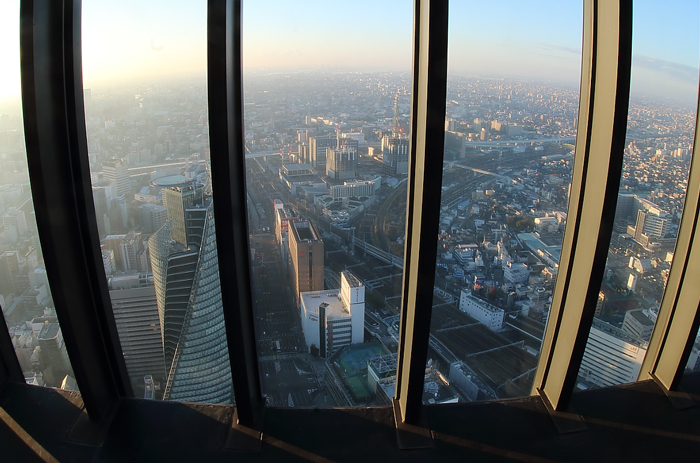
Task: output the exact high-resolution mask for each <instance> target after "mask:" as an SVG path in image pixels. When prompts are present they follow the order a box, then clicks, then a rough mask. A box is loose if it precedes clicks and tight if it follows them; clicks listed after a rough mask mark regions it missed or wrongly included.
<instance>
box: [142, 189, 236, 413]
mask: <svg viewBox="0 0 700 463" xmlns="http://www.w3.org/2000/svg"><path fill="white" fill-rule="evenodd" d="M160 186H163V187H166V188H164V190H163V191H164V196H165V197H166V207H167V208H168V222H167V223H166V224H165V225H163V227H161V229H160V230H158V231H157V232H156V233H155V234H153V235H152V236H151V238H150V239H149V241H148V247H149V249H150V252H151V263H152V270H153V282H154V284H155V289H156V302H157V305H158V315H159V318H160V326H161V329H162V335H161V339H162V343H163V353H164V356H165V374H166V377H167V381H166V386H165V391H164V394H163V399H164V400H179V401H184V402H208V403H231V402H232V399H233V390H232V385H231V367H230V364H229V358H228V348H227V345H226V342H222V340H223V339H226V330H225V326H224V312H223V305H222V302H221V288H220V283H219V262H218V258H217V250H216V228H215V225H214V210H213V207H212V201H211V198H210V197H208V196H206V195H205V194H204V187H203V185H201V184H197V183H195V182H193V181H187V180H186V179H185V178H184V177H180V176H174V177H168V180H167V181H161V182H160Z"/></svg>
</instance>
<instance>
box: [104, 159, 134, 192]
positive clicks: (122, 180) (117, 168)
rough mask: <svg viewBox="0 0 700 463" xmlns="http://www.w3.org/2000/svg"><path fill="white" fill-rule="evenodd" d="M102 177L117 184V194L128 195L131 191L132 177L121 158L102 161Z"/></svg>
mask: <svg viewBox="0 0 700 463" xmlns="http://www.w3.org/2000/svg"><path fill="white" fill-rule="evenodd" d="M102 178H103V179H104V180H106V181H108V182H110V183H115V184H116V188H115V190H116V194H118V195H125V196H128V195H129V194H130V193H131V179H130V178H129V171H128V170H127V166H126V163H125V162H123V161H122V160H121V159H110V160H109V161H104V162H103V163H102Z"/></svg>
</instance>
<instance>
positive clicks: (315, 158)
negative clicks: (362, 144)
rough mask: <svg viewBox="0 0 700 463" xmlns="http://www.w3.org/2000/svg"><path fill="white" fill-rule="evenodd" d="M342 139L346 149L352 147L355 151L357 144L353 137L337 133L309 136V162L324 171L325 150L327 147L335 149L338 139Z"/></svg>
mask: <svg viewBox="0 0 700 463" xmlns="http://www.w3.org/2000/svg"><path fill="white" fill-rule="evenodd" d="M339 140H342V141H341V143H343V144H344V146H346V147H347V148H348V149H353V150H354V151H355V153H357V150H358V147H359V144H358V141H357V140H356V139H354V138H340V136H339V134H336V135H335V136H331V135H326V136H324V137H310V138H309V163H310V164H311V165H312V166H313V167H314V168H315V169H316V170H319V171H321V172H324V173H325V172H326V151H327V149H328V148H331V149H336V148H337V147H338V141H339Z"/></svg>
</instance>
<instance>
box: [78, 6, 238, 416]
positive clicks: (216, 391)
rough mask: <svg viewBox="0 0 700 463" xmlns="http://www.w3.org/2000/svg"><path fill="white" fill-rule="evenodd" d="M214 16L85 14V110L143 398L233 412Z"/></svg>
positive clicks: (91, 9)
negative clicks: (219, 229) (211, 129)
mask: <svg viewBox="0 0 700 463" xmlns="http://www.w3.org/2000/svg"><path fill="white" fill-rule="evenodd" d="M206 14H207V3H206V2H205V1H204V0H199V1H189V2H180V3H173V2H166V1H149V2H145V3H144V2H136V1H127V2H120V3H119V4H118V5H117V4H112V3H109V4H107V3H104V2H97V1H86V2H83V22H82V24H83V40H82V43H83V74H84V82H85V110H86V117H87V132H88V145H89V156H90V168H91V174H92V185H93V198H94V202H95V211H96V215H97V226H98V230H99V233H100V241H101V248H102V257H103V261H104V270H105V273H106V274H107V279H108V282H109V289H110V296H111V299H112V308H113V311H114V317H115V319H116V323H117V329H118V331H119V337H120V341H121V346H122V350H123V353H124V359H125V361H126V367H127V370H128V372H129V376H130V379H131V382H132V385H133V387H134V393H135V395H136V396H137V397H141V396H143V397H150V398H155V399H164V400H178V401H187V402H208V403H231V402H232V398H233V391H232V383H231V371H230V363H229V358H228V348H227V345H226V330H225V327H224V316H223V307H222V303H221V291H220V284H219V272H218V258H217V251H216V227H215V220H214V210H213V208H212V202H211V182H210V162H209V159H210V152H209V138H208V122H207V91H206V56H207V48H206V47H207V37H206V18H207V16H206ZM115 37H119V40H115ZM214 155H216V153H214Z"/></svg>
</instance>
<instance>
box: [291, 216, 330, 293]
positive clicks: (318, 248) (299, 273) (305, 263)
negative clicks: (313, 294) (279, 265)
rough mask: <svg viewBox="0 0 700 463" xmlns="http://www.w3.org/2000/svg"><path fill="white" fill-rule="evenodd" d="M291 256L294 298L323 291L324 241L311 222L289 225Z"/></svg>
mask: <svg viewBox="0 0 700 463" xmlns="http://www.w3.org/2000/svg"><path fill="white" fill-rule="evenodd" d="M289 230H290V232H289V255H290V257H291V265H292V272H291V273H292V281H293V282H294V296H295V297H296V299H297V301H299V293H303V292H305V291H321V290H323V240H322V239H321V235H320V234H319V233H318V231H317V230H316V227H314V225H313V224H312V223H311V222H290V223H289Z"/></svg>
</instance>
